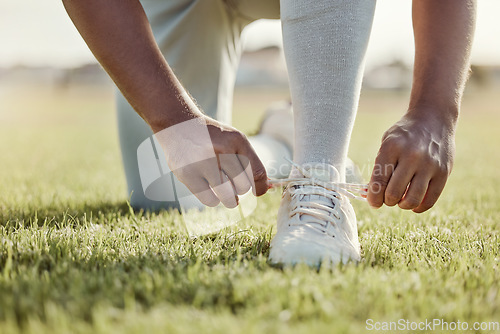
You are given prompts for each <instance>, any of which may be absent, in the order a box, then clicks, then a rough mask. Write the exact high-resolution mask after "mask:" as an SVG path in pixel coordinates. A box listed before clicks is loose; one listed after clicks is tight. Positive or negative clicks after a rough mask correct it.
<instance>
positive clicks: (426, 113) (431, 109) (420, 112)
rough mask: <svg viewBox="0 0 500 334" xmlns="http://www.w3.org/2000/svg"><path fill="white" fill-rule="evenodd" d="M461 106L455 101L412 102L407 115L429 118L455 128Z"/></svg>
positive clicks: (422, 118)
mask: <svg viewBox="0 0 500 334" xmlns="http://www.w3.org/2000/svg"><path fill="white" fill-rule="evenodd" d="M459 114H460V107H459V106H458V105H457V104H454V103H450V104H447V103H438V102H432V101H419V102H413V103H410V105H409V107H408V111H407V113H406V115H407V116H408V117H411V118H413V119H417V120H427V121H432V122H433V123H438V124H440V125H442V126H448V127H452V128H455V126H456V124H457V121H458V116H459Z"/></svg>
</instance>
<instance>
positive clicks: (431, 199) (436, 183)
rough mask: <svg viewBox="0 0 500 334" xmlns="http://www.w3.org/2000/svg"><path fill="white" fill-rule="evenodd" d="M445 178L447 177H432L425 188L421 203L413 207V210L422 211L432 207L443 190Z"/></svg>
mask: <svg viewBox="0 0 500 334" xmlns="http://www.w3.org/2000/svg"><path fill="white" fill-rule="evenodd" d="M446 180H447V178H433V179H432V180H431V182H429V187H428V188H427V192H426V194H425V196H424V199H423V200H422V203H420V205H419V206H417V207H416V208H414V209H413V212H416V213H422V212H425V211H427V210H429V209H430V208H432V207H433V206H434V204H436V202H437V200H438V198H439V196H440V195H441V193H442V192H443V189H444V185H445V184H446Z"/></svg>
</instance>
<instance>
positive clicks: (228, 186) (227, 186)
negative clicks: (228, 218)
mask: <svg viewBox="0 0 500 334" xmlns="http://www.w3.org/2000/svg"><path fill="white" fill-rule="evenodd" d="M223 179H224V182H223V183H220V184H212V183H210V181H209V183H210V186H211V188H212V190H213V191H214V193H215V195H216V196H217V198H218V199H219V200H220V202H221V203H222V204H223V205H224V206H225V207H227V208H229V209H232V208H235V207H236V206H238V196H237V195H236V193H235V190H234V188H233V185H232V183H231V181H229V178H228V177H227V176H225V175H224V176H223Z"/></svg>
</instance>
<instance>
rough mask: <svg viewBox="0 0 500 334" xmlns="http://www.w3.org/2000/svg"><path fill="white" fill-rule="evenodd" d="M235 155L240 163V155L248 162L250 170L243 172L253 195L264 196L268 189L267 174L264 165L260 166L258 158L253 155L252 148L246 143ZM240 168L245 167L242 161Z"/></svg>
mask: <svg viewBox="0 0 500 334" xmlns="http://www.w3.org/2000/svg"><path fill="white" fill-rule="evenodd" d="M237 153H238V159H240V161H241V160H242V159H243V158H241V157H240V155H242V156H244V157H245V159H248V161H249V162H250V167H251V170H250V171H247V169H246V168H245V171H247V173H248V174H249V179H250V182H251V183H252V189H253V194H254V195H255V196H262V195H264V194H265V193H266V192H267V190H268V189H269V188H268V185H267V173H266V169H265V168H264V165H263V164H262V162H261V161H260V159H259V157H258V156H257V154H256V153H255V151H254V149H253V147H252V146H251V145H250V143H249V142H248V141H247V142H246V144H244V145H242V147H240V149H239V150H238V152H237ZM245 159H243V160H245ZM242 166H246V164H245V163H244V161H243V163H242ZM249 172H250V173H249Z"/></svg>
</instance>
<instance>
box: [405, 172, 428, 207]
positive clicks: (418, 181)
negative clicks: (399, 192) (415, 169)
mask: <svg viewBox="0 0 500 334" xmlns="http://www.w3.org/2000/svg"><path fill="white" fill-rule="evenodd" d="M429 181H430V177H429V176H428V175H425V174H415V176H414V177H413V179H412V180H411V182H410V185H409V187H408V190H407V191H406V194H405V195H404V197H403V199H402V200H401V202H399V204H398V205H399V207H400V208H401V209H404V210H411V209H415V208H416V207H418V206H419V205H420V203H422V200H423V199H424V196H425V193H426V192H427V187H428V186H429Z"/></svg>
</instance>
